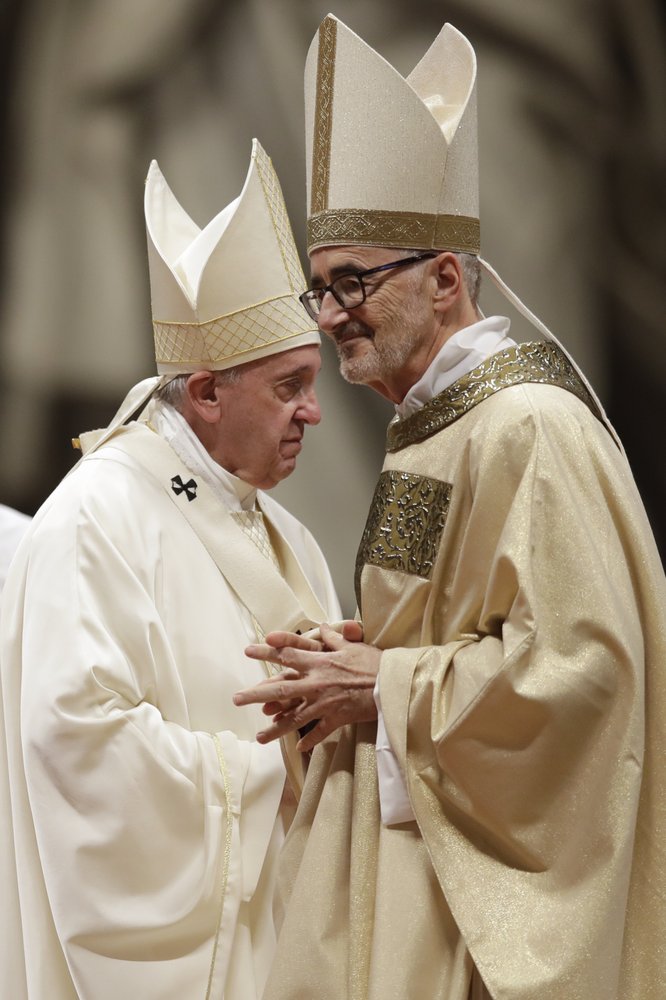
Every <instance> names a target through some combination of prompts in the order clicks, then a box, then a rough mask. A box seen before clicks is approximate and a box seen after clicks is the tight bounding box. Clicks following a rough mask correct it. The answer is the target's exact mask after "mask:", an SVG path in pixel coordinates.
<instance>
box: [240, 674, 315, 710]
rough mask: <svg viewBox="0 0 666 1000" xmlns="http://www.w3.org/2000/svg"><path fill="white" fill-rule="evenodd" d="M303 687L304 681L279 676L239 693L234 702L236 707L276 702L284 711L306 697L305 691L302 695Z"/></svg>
mask: <svg viewBox="0 0 666 1000" xmlns="http://www.w3.org/2000/svg"><path fill="white" fill-rule="evenodd" d="M303 685H304V681H303V680H298V681H290V680H282V679H281V675H279V674H278V675H277V676H276V677H270V678H268V679H267V680H265V681H260V682H259V684H256V685H255V686H254V687H251V688H244V689H243V690H242V691H237V692H236V694H234V696H233V698H232V701H233V703H234V705H265V704H266V703H267V702H274V701H275V702H279V703H280V708H281V709H282V708H284V706H285V705H288V704H290V703H291V702H292V701H293V700H294V699H296V700H297V701H300V700H301V698H302V697H303V696H304V695H305V691H303V692H302V693H301V690H302V687H303Z"/></svg>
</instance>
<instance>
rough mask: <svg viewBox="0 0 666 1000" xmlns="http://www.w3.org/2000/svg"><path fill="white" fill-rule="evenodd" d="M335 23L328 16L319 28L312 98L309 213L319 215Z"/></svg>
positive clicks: (326, 165)
mask: <svg viewBox="0 0 666 1000" xmlns="http://www.w3.org/2000/svg"><path fill="white" fill-rule="evenodd" d="M337 34H338V23H337V21H336V20H335V18H332V17H330V16H328V17H326V18H324V20H323V21H322V23H321V25H320V26H319V50H318V58H317V91H316V95H315V120H314V137H313V142H312V190H311V192H310V209H311V211H312V212H322V211H323V210H324V209H325V208H326V206H327V205H328V182H329V177H330V173H331V131H332V129H333V83H334V79H335V48H336V41H337Z"/></svg>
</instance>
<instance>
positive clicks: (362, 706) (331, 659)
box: [233, 621, 381, 751]
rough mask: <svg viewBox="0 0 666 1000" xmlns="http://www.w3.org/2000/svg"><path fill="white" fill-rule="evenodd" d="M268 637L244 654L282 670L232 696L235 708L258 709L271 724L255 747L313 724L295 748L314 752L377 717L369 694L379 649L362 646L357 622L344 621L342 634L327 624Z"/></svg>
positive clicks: (258, 734) (376, 667)
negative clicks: (312, 631) (315, 629)
mask: <svg viewBox="0 0 666 1000" xmlns="http://www.w3.org/2000/svg"><path fill="white" fill-rule="evenodd" d="M315 635H318V638H317V637H314V636H313V635H312V634H311V635H308V636H305V635H296V634H294V633H293V632H270V633H269V634H268V635H267V636H266V640H265V642H264V643H261V644H257V645H253V646H248V647H247V649H246V650H245V655H246V656H249V657H250V658H251V659H253V660H264V661H266V662H269V663H274V664H276V665H277V666H279V667H281V668H282V670H281V672H280V673H278V674H275V675H273V676H272V677H269V678H267V679H266V680H265V681H261V682H260V683H259V684H257V685H256V686H255V687H251V688H246V689H245V690H244V691H239V692H238V694H235V695H234V699H233V700H234V704H235V705H251V704H262V703H263V706H264V707H263V711H264V713H265V714H266V715H270V716H272V717H273V718H272V721H271V724H270V725H269V726H268V727H267V728H266V729H263V730H262V731H261V732H259V733H257V741H258V742H259V743H269V742H270V741H271V740H275V739H278V738H279V737H280V736H284V735H285V734H286V733H290V732H293V731H294V730H297V729H301V728H302V727H303V726H305V725H307V724H308V723H309V722H312V721H313V720H318V721H317V724H316V725H315V726H314V727H313V728H312V729H311V730H310V731H309V732H308V733H307V734H306V735H305V736H303V737H302V738H301V740H300V741H299V742H298V749H299V750H302V751H308V750H312V748H313V747H314V746H316V745H317V743H321V741H322V740H323V739H324V738H325V737H326V736H328V735H329V733H332V732H333V731H334V730H335V729H338V728H339V727H340V726H344V725H347V724H348V723H351V722H365V721H368V720H370V719H376V718H377V709H376V706H375V702H374V699H373V696H372V690H373V688H374V686H375V681H376V679H377V672H378V670H379V660H380V657H381V650H379V649H376V648H375V647H374V646H369V645H367V644H366V643H364V642H362V641H361V639H362V637H363V633H362V629H361V626H360V624H359V623H358V622H354V621H348V622H344V623H343V626H342V634H340V632H337V631H336V630H335V629H332V628H331V627H330V625H322V626H321V627H320V629H319V631H318V633H315Z"/></svg>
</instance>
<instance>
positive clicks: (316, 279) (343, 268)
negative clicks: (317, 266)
mask: <svg viewBox="0 0 666 1000" xmlns="http://www.w3.org/2000/svg"><path fill="white" fill-rule="evenodd" d="M366 270H367V268H365V267H359V265H358V264H336V266H335V267H332V268H331V270H330V272H329V274H330V276H331V279H330V280H331V281H335V279H336V278H341V277H342V275H343V274H358V273H359V272H360V271H366ZM310 281H311V282H312V285H311V287H312V288H315V287H316V286H317V285H324V284H325V282H324V279H323V278H322V277H321V275H319V274H313V275H312V276H311V277H310Z"/></svg>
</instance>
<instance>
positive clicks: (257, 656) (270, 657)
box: [245, 643, 280, 664]
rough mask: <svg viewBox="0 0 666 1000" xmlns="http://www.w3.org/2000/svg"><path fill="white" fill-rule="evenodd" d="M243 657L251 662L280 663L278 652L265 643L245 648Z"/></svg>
mask: <svg viewBox="0 0 666 1000" xmlns="http://www.w3.org/2000/svg"><path fill="white" fill-rule="evenodd" d="M245 655H246V656H248V657H249V658H250V659H251V660H263V661H264V662H266V663H278V664H279V663H280V651H279V650H278V649H274V648H273V646H269V645H268V644H267V643H253V644H252V645H251V646H246V647H245Z"/></svg>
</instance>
